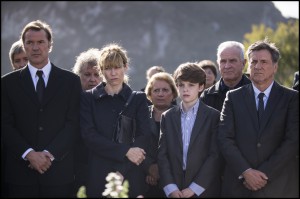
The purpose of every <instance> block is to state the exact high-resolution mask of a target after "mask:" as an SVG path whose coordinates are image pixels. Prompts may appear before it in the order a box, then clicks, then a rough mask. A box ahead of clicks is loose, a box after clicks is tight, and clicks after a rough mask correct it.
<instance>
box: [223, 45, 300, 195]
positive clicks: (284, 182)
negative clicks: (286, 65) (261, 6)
mask: <svg viewBox="0 0 300 199" xmlns="http://www.w3.org/2000/svg"><path fill="white" fill-rule="evenodd" d="M247 56H248V63H249V67H250V79H251V81H252V84H248V85H245V86H243V87H241V88H238V89H236V90H232V91H229V92H228V93H227V95H226V99H225V101H224V105H223V109H222V112H221V117H220V126H219V130H218V140H219V147H220V150H221V152H222V153H223V156H224V158H225V160H226V166H225V172H224V181H223V187H222V197H230V198H232V197H240V198H243V197H264V198H266V197H267V198H273V197H279V198H283V197H289V198H291V197H299V159H298V150H299V94H298V92H297V91H295V90H292V89H289V88H286V87H283V86H282V85H280V84H279V83H277V82H276V81H275V80H274V76H275V73H276V71H277V68H278V60H279V58H280V52H279V50H278V49H277V47H276V46H275V44H273V43H270V42H269V41H268V40H267V39H266V40H264V41H257V42H255V43H253V44H252V45H250V47H249V48H248V50H247ZM262 93H263V94H262ZM260 96H262V97H260ZM259 98H261V99H259ZM260 110H261V111H260ZM258 113H259V114H258Z"/></svg>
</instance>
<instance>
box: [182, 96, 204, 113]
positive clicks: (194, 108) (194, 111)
mask: <svg viewBox="0 0 300 199" xmlns="http://www.w3.org/2000/svg"><path fill="white" fill-rule="evenodd" d="M199 104H200V103H199V99H198V100H197V102H196V103H195V104H194V106H193V107H192V108H191V109H190V110H188V111H187V112H184V110H183V106H182V102H181V103H180V111H181V113H183V114H187V113H193V114H197V111H198V108H199Z"/></svg>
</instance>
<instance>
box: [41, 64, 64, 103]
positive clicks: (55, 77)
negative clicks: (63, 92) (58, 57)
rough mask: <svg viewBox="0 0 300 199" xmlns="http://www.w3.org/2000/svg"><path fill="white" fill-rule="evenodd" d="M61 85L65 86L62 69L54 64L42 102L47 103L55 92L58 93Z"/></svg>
mask: <svg viewBox="0 0 300 199" xmlns="http://www.w3.org/2000/svg"><path fill="white" fill-rule="evenodd" d="M61 86H63V78H61V71H59V69H58V68H57V67H56V66H54V65H53V64H52V67H51V71H50V75H49V79H48V83H47V86H46V89H45V94H44V97H43V102H42V104H43V105H45V104H47V103H48V102H49V100H50V99H51V98H53V97H54V96H55V93H57V91H58V89H59V88H60V87H61Z"/></svg>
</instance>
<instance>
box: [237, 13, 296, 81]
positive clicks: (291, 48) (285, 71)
mask: <svg viewBox="0 0 300 199" xmlns="http://www.w3.org/2000/svg"><path fill="white" fill-rule="evenodd" d="M266 37H268V39H269V40H270V41H271V42H273V43H275V44H276V46H277V47H278V49H279V51H280V54H281V59H280V60H279V65H278V70H277V73H276V75H275V79H276V81H278V82H279V83H281V84H283V85H285V86H286V87H292V85H293V78H294V72H295V71H298V70H299V20H298V19H293V20H289V21H288V22H287V23H282V22H281V23H278V24H277V29H276V30H273V29H271V28H269V27H266V26H265V25H264V24H260V25H253V26H252V32H251V33H246V34H245V35H244V42H243V43H244V45H245V49H247V48H248V47H249V46H250V45H251V44H252V43H254V42H255V41H258V40H263V39H265V38H266ZM244 70H245V71H246V70H247V67H245V69H244ZM245 71H244V72H245Z"/></svg>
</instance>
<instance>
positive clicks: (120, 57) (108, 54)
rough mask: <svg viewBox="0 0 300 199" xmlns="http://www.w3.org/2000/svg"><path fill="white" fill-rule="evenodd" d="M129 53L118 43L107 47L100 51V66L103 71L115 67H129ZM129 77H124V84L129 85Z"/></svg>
mask: <svg viewBox="0 0 300 199" xmlns="http://www.w3.org/2000/svg"><path fill="white" fill-rule="evenodd" d="M129 60H130V59H129V58H128V56H127V51H126V50H125V49H124V48H123V47H122V46H121V45H119V44H117V43H110V44H108V45H105V46H104V47H103V48H102V49H101V50H100V58H99V66H100V68H101V71H102V72H103V70H105V69H107V68H113V67H120V66H121V67H129ZM128 80H129V77H128V75H125V76H124V82H125V83H128Z"/></svg>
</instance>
